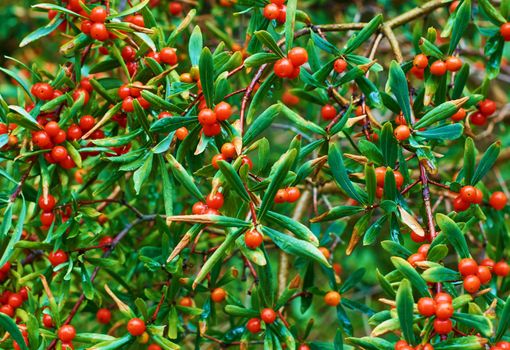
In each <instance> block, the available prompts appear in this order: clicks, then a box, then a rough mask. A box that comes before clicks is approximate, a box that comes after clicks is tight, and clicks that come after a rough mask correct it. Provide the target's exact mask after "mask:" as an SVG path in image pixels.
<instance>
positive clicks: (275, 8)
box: [263, 0, 287, 23]
mask: <svg viewBox="0 0 510 350" xmlns="http://www.w3.org/2000/svg"><path fill="white" fill-rule="evenodd" d="M263 13H264V17H266V18H267V19H269V20H277V21H278V22H279V23H285V20H286V18H287V6H285V0H271V2H270V3H269V4H267V5H266V6H265V7H264V11H263Z"/></svg>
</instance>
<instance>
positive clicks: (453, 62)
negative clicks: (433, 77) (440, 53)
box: [446, 56, 462, 72]
mask: <svg viewBox="0 0 510 350" xmlns="http://www.w3.org/2000/svg"><path fill="white" fill-rule="evenodd" d="M461 68H462V60H461V59H460V58H458V57H455V56H451V57H448V58H447V59H446V69H447V70H448V71H450V72H458V71H459V70H460V69H461Z"/></svg>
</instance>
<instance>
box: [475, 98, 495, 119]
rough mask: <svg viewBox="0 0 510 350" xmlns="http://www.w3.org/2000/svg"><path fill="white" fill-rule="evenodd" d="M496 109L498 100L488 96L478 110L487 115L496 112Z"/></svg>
mask: <svg viewBox="0 0 510 350" xmlns="http://www.w3.org/2000/svg"><path fill="white" fill-rule="evenodd" d="M496 109H497V106H496V102H494V101H492V100H489V99H488V98H486V99H485V100H483V101H481V102H480V103H479V104H478V110H479V111H480V112H481V113H482V114H483V115H484V116H486V117H488V116H490V115H492V114H494V113H495V112H496Z"/></svg>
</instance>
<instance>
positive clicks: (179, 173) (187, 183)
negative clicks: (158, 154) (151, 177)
mask: <svg viewBox="0 0 510 350" xmlns="http://www.w3.org/2000/svg"><path fill="white" fill-rule="evenodd" d="M165 158H166V160H167V162H168V164H170V169H171V170H172V173H173V174H174V176H175V178H176V179H177V180H179V182H180V183H181V184H182V185H183V186H184V188H186V190H187V191H188V192H189V193H190V194H191V195H193V196H194V197H195V198H196V199H198V200H199V201H203V200H204V196H203V195H202V193H201V192H200V190H199V189H198V187H197V185H196V184H195V179H194V177H193V176H191V175H190V174H189V173H188V172H187V171H186V169H184V167H183V166H182V165H181V163H179V162H178V161H177V159H175V158H174V156H172V155H171V154H170V153H167V154H166V155H165Z"/></svg>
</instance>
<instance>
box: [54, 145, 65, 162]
mask: <svg viewBox="0 0 510 350" xmlns="http://www.w3.org/2000/svg"><path fill="white" fill-rule="evenodd" d="M51 157H52V158H53V159H54V160H55V161H57V162H61V161H63V160H64V159H66V157H67V150H66V149H65V147H63V146H55V147H53V149H52V150H51Z"/></svg>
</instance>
